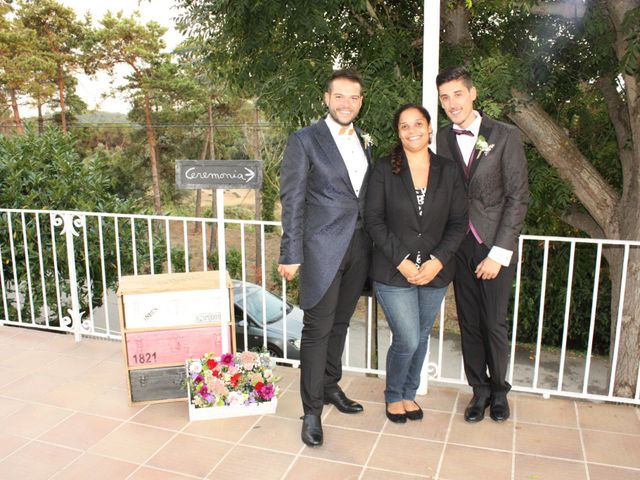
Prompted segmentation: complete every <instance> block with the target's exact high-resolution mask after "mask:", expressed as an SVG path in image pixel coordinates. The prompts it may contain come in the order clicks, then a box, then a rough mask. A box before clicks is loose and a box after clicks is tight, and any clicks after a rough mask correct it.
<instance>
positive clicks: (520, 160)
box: [436, 115, 529, 263]
mask: <svg viewBox="0 0 640 480" xmlns="http://www.w3.org/2000/svg"><path fill="white" fill-rule="evenodd" d="M479 134H480V135H483V136H484V138H485V139H486V140H487V143H488V144H489V145H493V148H492V149H491V151H490V152H489V153H488V154H485V153H483V154H481V155H479V156H476V159H475V161H474V162H473V164H472V165H471V171H470V174H469V177H468V178H466V181H465V184H466V188H467V197H468V199H469V219H470V220H471V222H472V223H473V226H474V227H475V228H476V230H477V231H478V234H479V235H480V238H482V240H483V242H484V243H485V245H486V246H487V247H488V248H491V247H493V246H494V245H497V246H499V247H502V248H504V249H507V250H511V251H512V252H514V255H513V256H512V257H511V263H515V262H516V261H517V259H518V255H517V249H518V235H520V231H521V230H522V226H523V224H524V218H525V215H526V213H527V203H528V202H529V182H528V179H527V159H526V157H525V155H524V148H523V147H522V142H521V140H520V132H519V130H518V129H517V128H516V127H514V126H513V125H508V124H506V123H502V122H498V121H496V120H492V119H491V118H489V117H487V116H486V115H483V116H482V123H481V124H480V133H479ZM436 142H437V148H438V154H439V155H442V156H444V157H448V158H450V159H453V160H455V162H456V163H457V164H458V166H459V167H460V169H461V170H462V171H463V176H464V161H463V159H462V154H461V153H460V149H459V147H458V142H457V140H456V134H455V133H454V132H453V129H452V125H448V126H446V127H444V128H442V129H441V130H439V131H438V134H437V137H436Z"/></svg>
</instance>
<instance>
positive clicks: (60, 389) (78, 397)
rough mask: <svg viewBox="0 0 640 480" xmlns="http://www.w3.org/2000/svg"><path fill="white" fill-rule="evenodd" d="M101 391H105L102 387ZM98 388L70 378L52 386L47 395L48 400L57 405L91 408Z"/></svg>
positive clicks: (83, 408)
mask: <svg viewBox="0 0 640 480" xmlns="http://www.w3.org/2000/svg"><path fill="white" fill-rule="evenodd" d="M99 391H104V388H101V389H100V390H99ZM95 397H96V389H95V388H92V387H91V386H89V385H87V384H86V383H84V382H81V381H78V380H68V381H66V382H65V383H62V384H61V385H59V386H57V387H54V388H52V389H51V390H50V391H49V392H48V393H47V397H46V402H47V403H48V404H50V405H55V406H56V407H62V408H71V409H74V410H91V407H92V403H93V399H94V398H95Z"/></svg>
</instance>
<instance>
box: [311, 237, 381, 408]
mask: <svg viewBox="0 0 640 480" xmlns="http://www.w3.org/2000/svg"><path fill="white" fill-rule="evenodd" d="M370 243H371V241H370V240H369V236H368V235H367V233H365V231H364V230H363V229H362V228H357V229H356V230H355V232H354V234H353V237H352V238H351V242H350V244H349V248H348V249H347V252H346V253H345V256H344V258H343V259H342V262H341V263H340V267H339V268H338V272H337V273H336V276H335V277H334V279H333V281H332V282H331V285H330V286H329V289H328V290H327V292H326V293H325V294H324V296H323V297H322V299H321V300H320V301H319V302H318V303H317V304H316V305H315V306H313V307H311V308H309V309H306V310H305V311H304V320H303V323H304V326H303V328H302V340H301V348H300V396H301V398H302V406H303V408H304V413H305V414H313V415H320V414H321V413H322V408H323V406H324V394H325V392H327V393H333V392H335V391H336V390H338V389H339V388H340V387H339V386H338V382H339V381H340V378H341V377H342V352H343V350H344V342H345V338H346V335H347V329H348V328H349V321H350V320H351V317H352V315H353V312H354V311H355V308H356V305H357V303H358V299H359V298H360V295H361V293H362V288H363V286H364V283H365V281H366V279H367V275H368V272H369V257H370V251H371V247H370Z"/></svg>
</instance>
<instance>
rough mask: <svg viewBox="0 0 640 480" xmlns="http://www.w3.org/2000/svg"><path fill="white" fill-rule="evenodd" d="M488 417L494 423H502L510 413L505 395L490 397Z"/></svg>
mask: <svg viewBox="0 0 640 480" xmlns="http://www.w3.org/2000/svg"><path fill="white" fill-rule="evenodd" d="M489 415H490V416H491V418H492V419H493V420H495V421H496V422H504V421H505V420H506V419H507V418H509V415H511V411H510V410H509V402H508V401H507V396H506V395H492V396H491V405H490V407H489Z"/></svg>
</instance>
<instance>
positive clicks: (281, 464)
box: [208, 446, 296, 480]
mask: <svg viewBox="0 0 640 480" xmlns="http://www.w3.org/2000/svg"><path fill="white" fill-rule="evenodd" d="M295 458H296V457H295V456H294V455H289V454H287V453H279V452H272V451H269V450H262V449H258V448H251V447H242V446H238V447H235V448H234V449H233V450H232V451H231V452H230V453H229V454H228V455H227V456H226V457H224V460H222V462H221V463H220V464H219V465H218V466H217V467H216V468H215V470H214V471H213V472H212V473H211V474H210V475H209V477H208V478H211V479H219V478H244V477H245V476H247V474H248V473H249V472H250V468H248V467H247V461H248V460H249V459H250V462H251V465H256V466H257V465H264V466H268V467H267V468H259V470H260V473H259V475H257V476H259V477H260V479H261V480H271V479H273V480H279V479H281V478H282V477H283V475H284V474H285V473H286V471H287V469H288V468H289V466H290V465H291V464H292V463H293V461H294V460H295ZM256 473H257V472H256ZM248 476H253V475H251V474H249V475H248Z"/></svg>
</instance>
